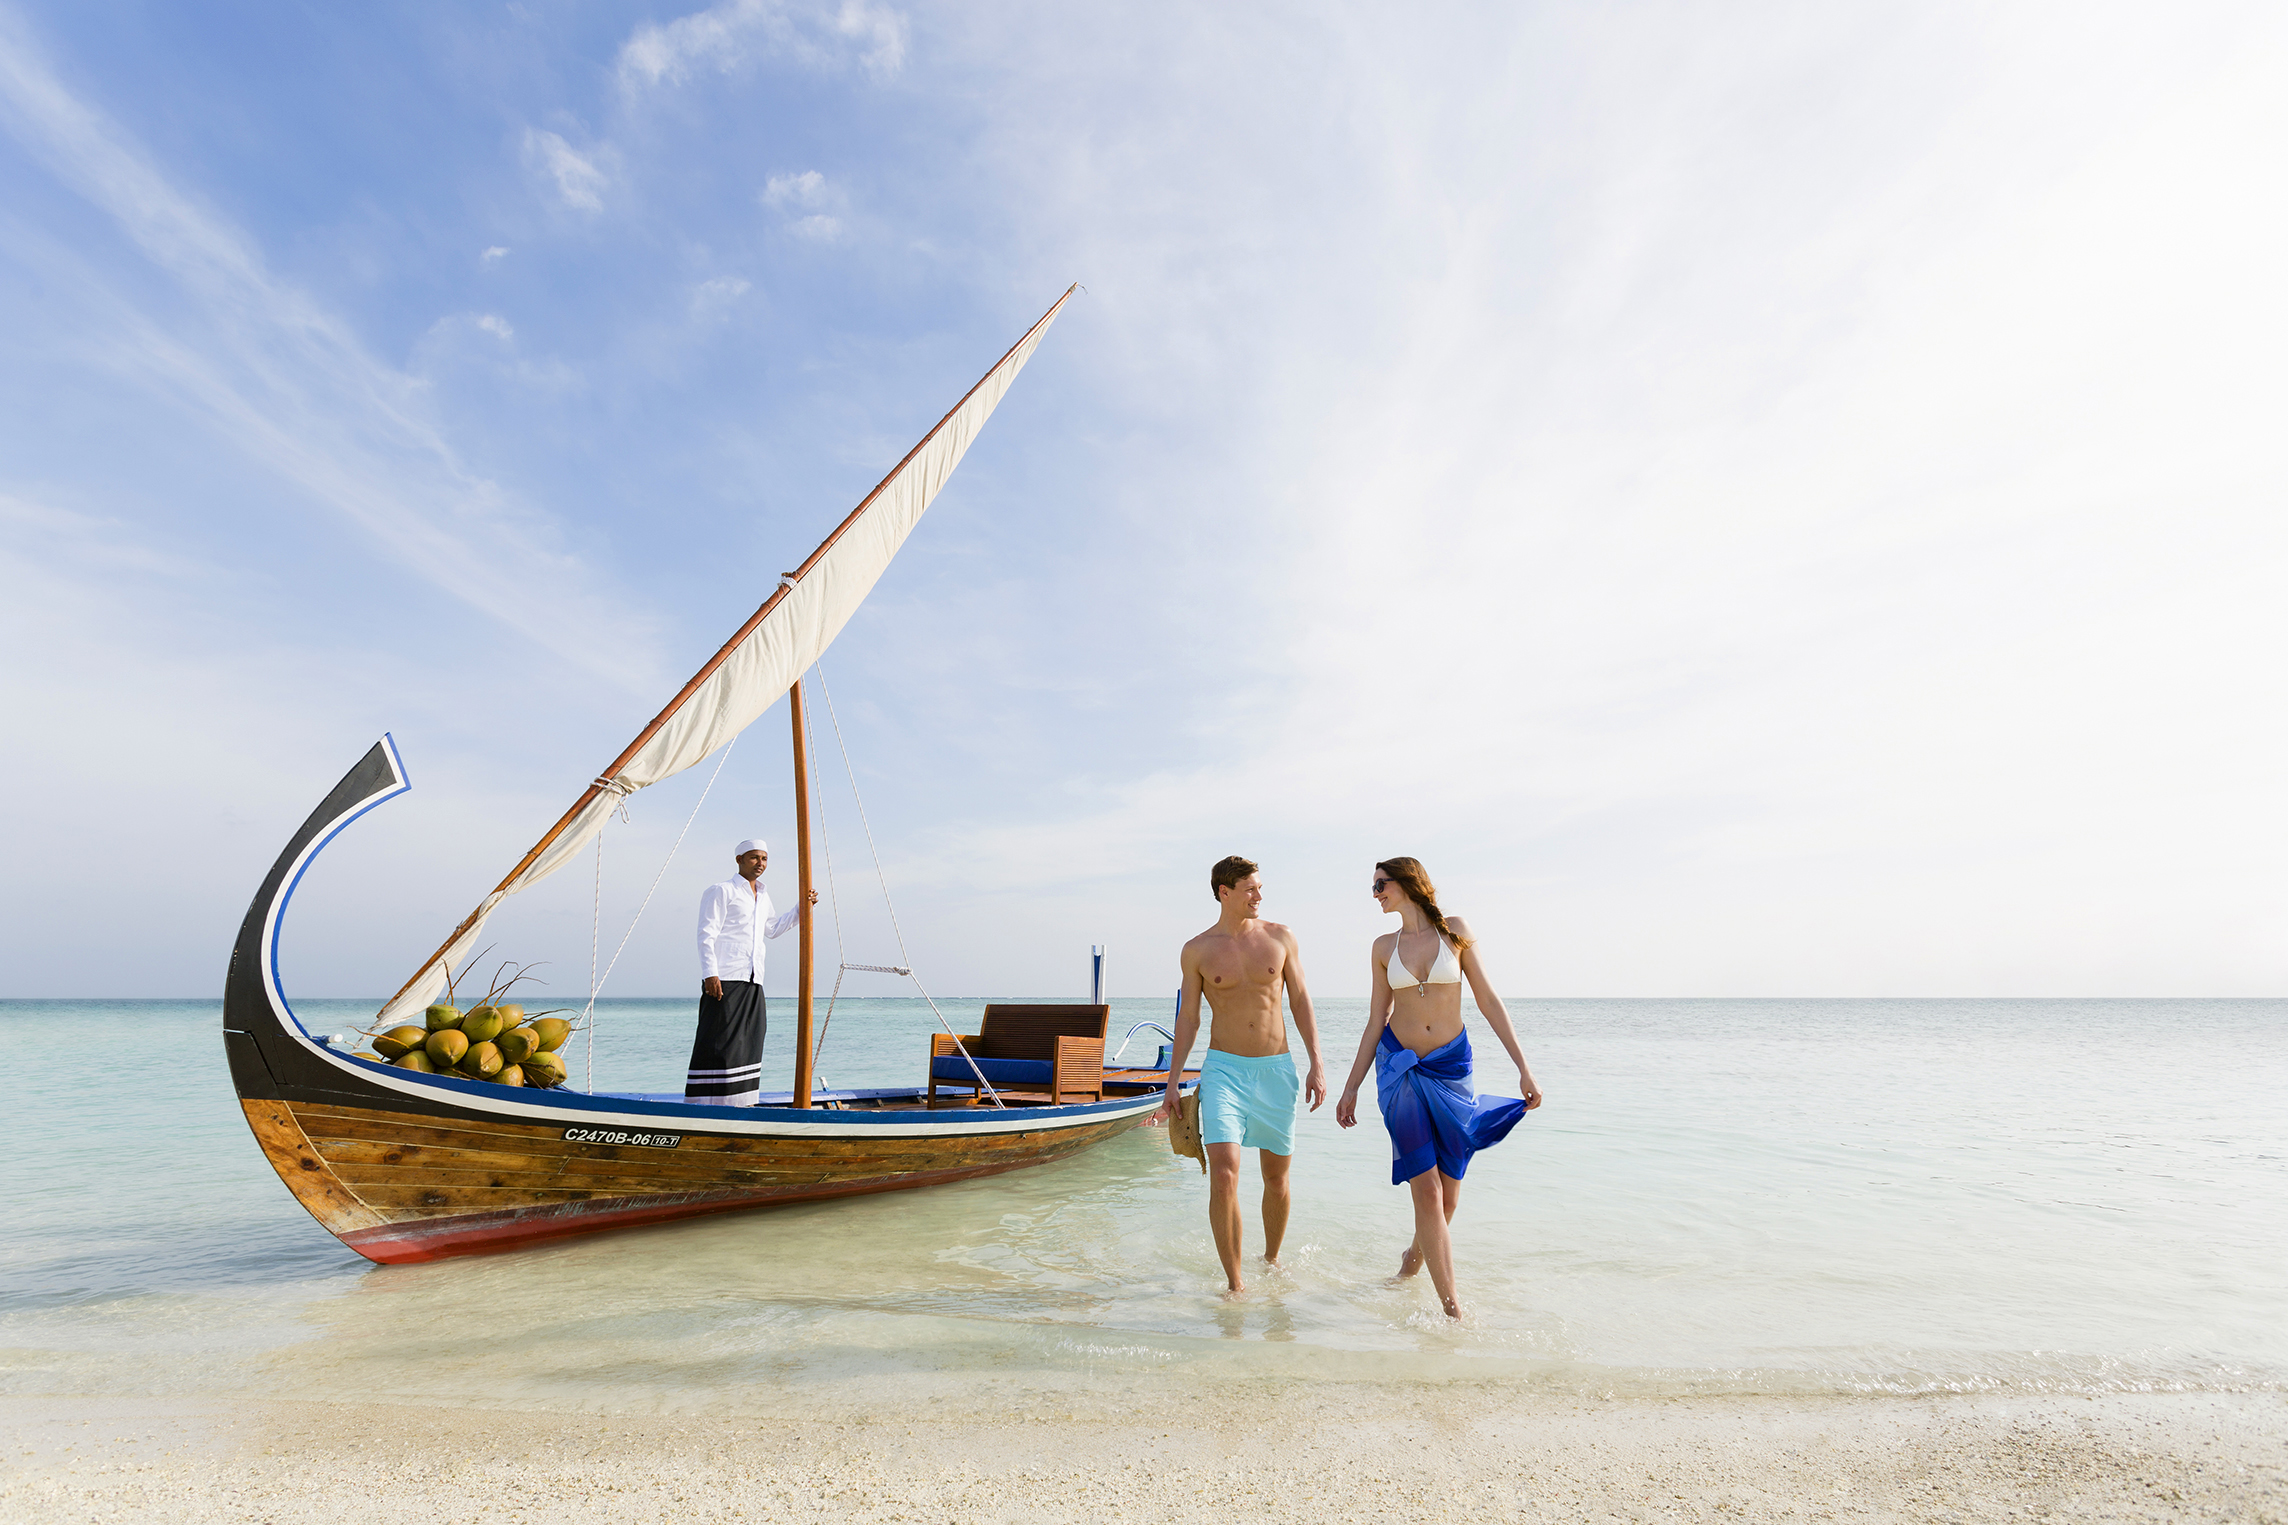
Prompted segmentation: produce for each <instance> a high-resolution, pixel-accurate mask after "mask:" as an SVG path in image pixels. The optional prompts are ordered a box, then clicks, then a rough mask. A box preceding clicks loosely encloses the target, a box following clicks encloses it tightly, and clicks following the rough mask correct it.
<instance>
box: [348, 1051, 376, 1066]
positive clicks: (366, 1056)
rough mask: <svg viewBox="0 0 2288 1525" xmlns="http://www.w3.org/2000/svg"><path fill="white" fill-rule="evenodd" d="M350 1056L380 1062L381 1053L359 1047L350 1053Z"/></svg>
mask: <svg viewBox="0 0 2288 1525" xmlns="http://www.w3.org/2000/svg"><path fill="white" fill-rule="evenodd" d="M350 1057H351V1058H352V1059H371V1060H372V1061H373V1062H374V1063H375V1064H379V1063H381V1055H379V1054H376V1053H371V1052H369V1051H368V1050H365V1049H362V1048H361V1049H359V1050H358V1051H357V1052H356V1053H354V1054H352V1055H350Z"/></svg>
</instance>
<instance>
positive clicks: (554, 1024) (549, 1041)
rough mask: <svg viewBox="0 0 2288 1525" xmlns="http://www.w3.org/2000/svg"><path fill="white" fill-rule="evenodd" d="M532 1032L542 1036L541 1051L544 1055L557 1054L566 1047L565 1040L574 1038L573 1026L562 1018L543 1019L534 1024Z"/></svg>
mask: <svg viewBox="0 0 2288 1525" xmlns="http://www.w3.org/2000/svg"><path fill="white" fill-rule="evenodd" d="M532 1030H533V1031H534V1032H536V1033H538V1034H540V1051H541V1052H542V1053H544V1054H553V1053H555V1052H556V1051H557V1050H558V1049H560V1048H562V1047H563V1046H564V1040H565V1039H566V1038H569V1037H571V1036H572V1024H571V1023H569V1022H567V1021H565V1020H564V1019H563V1018H562V1017H542V1018H541V1019H540V1020H539V1021H537V1022H535V1023H533V1024H532Z"/></svg>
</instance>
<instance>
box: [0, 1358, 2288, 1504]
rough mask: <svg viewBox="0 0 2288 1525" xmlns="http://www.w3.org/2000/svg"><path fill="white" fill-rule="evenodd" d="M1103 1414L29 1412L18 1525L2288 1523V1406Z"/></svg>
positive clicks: (214, 1408)
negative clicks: (317, 1524) (372, 1524)
mask: <svg viewBox="0 0 2288 1525" xmlns="http://www.w3.org/2000/svg"><path fill="white" fill-rule="evenodd" d="M759 1396H760V1395H758V1397H759ZM1096 1399H1097V1401H1095V1402H1092V1403H1088V1404H1085V1405H1081V1406H1080V1409H1081V1410H1084V1411H1074V1410H1072V1409H1070V1408H1066V1409H1064V1410H1063V1411H1059V1408H1058V1406H1057V1405H1055V1404H1050V1405H1033V1406H1028V1407H1026V1408H1024V1409H1022V1410H1012V1409H1008V1408H1003V1409H1002V1410H1001V1411H999V1412H983V1411H978V1410H975V1409H971V1408H969V1407H968V1406H965V1405H960V1404H958V1403H947V1402H945V1401H943V1400H938V1401H934V1402H932V1403H929V1404H927V1405H895V1406H886V1407H882V1408H878V1409H876V1410H874V1411H872V1412H861V1411H857V1410H849V1409H842V1408H839V1407H832V1408H830V1407H823V1406H821V1405H818V1404H814V1403H810V1402H807V1401H806V1400H805V1398H804V1397H803V1396H802V1395H797V1394H790V1395H789V1397H788V1400H787V1404H786V1410H787V1411H786V1412H785V1413H783V1414H779V1415H774V1416H770V1417H761V1418H756V1417H740V1418H725V1417H718V1416H688V1417H682V1416H672V1415H669V1416H662V1415H658V1414H646V1415H643V1416H640V1417H638V1416H628V1415H599V1414H595V1413H573V1414H563V1413H557V1414H548V1413H539V1412H532V1411H525V1410H500V1409H488V1410H464V1411H459V1412H455V1411H449V1410H441V1409H438V1408H436V1407H433V1406H432V1407H422V1408H419V1409H413V1408H404V1407H391V1406H383V1405H350V1404H300V1405H296V1404H287V1403H267V1404H262V1405H245V1404H239V1405H232V1406H226V1405H222V1404H218V1403H215V1402H212V1401H200V1402H162V1401H155V1400H154V1401H146V1402H127V1401H121V1400H117V1399H108V1400H100V1401H98V1400H59V1399H10V1400H7V1401H6V1402H5V1403H0V1428H4V1433H5V1435H6V1438H7V1445H6V1464H5V1467H4V1468H0V1520H6V1521H41V1522H44V1525H60V1522H69V1521H82V1520H86V1521H95V1520H122V1519H129V1520H165V1521H194V1522H204V1521H257V1520H259V1521H275V1522H282V1525H283V1522H297V1521H304V1520H308V1521H333V1520H339V1519H387V1520H391V1521H404V1522H430V1521H489V1522H503V1521H556V1520H563V1521H651V1520H662V1521H667V1520H672V1521H677V1522H683V1521H714V1520H765V1519H768V1520H814V1519H815V1520H828V1519H832V1520H843V1521H848V1520H865V1521H871V1520H948V1521H1033V1520H1080V1519H1087V1520H1107V1519H1109V1520H1120V1519H1131V1520H1144V1519H1164V1520H1177V1521H1192V1520H1201V1521H1206V1520H1214V1521H1219V1522H1223V1521H1249V1520H1282V1521H1283V1520H1296V1521H1306V1520H1308V1521H1326V1520H1366V1519H1378V1518H1381V1519H1388V1518H1397V1519H1406V1520H1456V1521H1463V1520H1470V1521H1483V1520H1552V1521H1555V1520H1607V1519H1619V1520H1627V1521H1635V1520H1701V1519H1707V1520H1747V1521H1756V1520H1775V1521H1779V1520H1786V1521H1805V1520H1836V1521H1894V1520H1895V1521H1989V1520H1992V1521H2021V1520H2029V1519H2053V1520H2220V1521H2246V1522H2254V1525H2265V1522H2273V1525H2279V1522H2288V1395H2284V1394H2279V1393H2257V1394H2173V1395H2154V1396H2115V1397H2105V1398H2097V1399H2087V1398H2025V1397H1986V1398H1960V1397H1948V1398H1849V1399H1810V1400H1807V1399H1802V1398H1710V1397H1700V1398H1674V1399H1658V1398H1636V1399H1619V1400H1610V1401H1600V1400H1596V1399H1582V1398H1553V1397H1550V1396H1547V1395H1545V1394H1533V1393H1528V1392H1524V1391H1521V1390H1518V1389H1516V1388H1508V1387H1500V1386H1491V1385H1481V1384H1469V1383H1447V1384H1437V1385H1423V1384H1408V1385H1376V1384H1363V1383H1316V1384H1308V1385H1299V1384H1292V1383H1278V1384H1273V1383H1239V1384H1233V1385H1231V1386H1229V1387H1227V1388H1225V1389H1223V1390H1222V1391H1220V1392H1204V1393H1200V1394H1198V1395H1196V1396H1192V1397H1189V1398H1188V1399H1185V1400H1183V1401H1176V1402H1169V1401H1166V1400H1165V1399H1164V1398H1156V1399H1155V1400H1154V1402H1153V1403H1152V1405H1150V1406H1149V1408H1148V1410H1147V1411H1144V1412H1137V1411H1134V1410H1131V1411H1128V1412H1122V1411H1121V1409H1122V1404H1121V1401H1120V1399H1121V1395H1120V1394H1118V1393H1115V1392H1101V1393H1099V1394H1097V1395H1096ZM385 1437H386V1438H385Z"/></svg>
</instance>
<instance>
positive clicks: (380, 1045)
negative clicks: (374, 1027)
mask: <svg viewBox="0 0 2288 1525" xmlns="http://www.w3.org/2000/svg"><path fill="white" fill-rule="evenodd" d="M425 1041H427V1039H426V1036H425V1035H424V1034H423V1033H422V1031H421V1029H420V1028H418V1027H393V1028H391V1029H390V1030H389V1031H388V1032H385V1033H383V1034H382V1035H381V1036H380V1037H378V1038H376V1039H374V1040H373V1046H374V1047H375V1048H376V1049H378V1050H380V1052H381V1057H382V1058H384V1059H396V1058H399V1057H402V1056H403V1055H406V1054H410V1053H411V1052H413V1050H415V1049H417V1048H419V1047H420V1046H421V1045H422V1044H423V1043H424V1042H425Z"/></svg>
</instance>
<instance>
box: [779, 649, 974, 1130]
mask: <svg viewBox="0 0 2288 1525" xmlns="http://www.w3.org/2000/svg"><path fill="white" fill-rule="evenodd" d="M811 670H812V671H813V672H815V673H817V674H818V691H819V693H821V694H823V695H824V696H825V698H826V718H827V720H828V721H829V722H831V723H832V724H833V726H834V744H835V746H836V747H838V748H840V749H841V752H842V769H843V771H844V772H845V773H847V774H849V776H850V798H851V801H852V802H853V803H854V804H856V805H857V807H858V824H859V825H860V826H861V827H863V828H864V829H865V832H866V850H867V851H868V852H869V853H871V854H873V857H874V877H875V878H876V879H877V880H879V881H880V882H881V886H882V904H883V905H884V906H886V907H888V908H889V912H890V930H891V932H892V933H894V934H895V935H896V937H897V939H898V959H899V962H900V965H901V966H902V967H899V968H896V969H894V970H893V969H888V968H885V967H884V966H882V965H879V964H842V969H843V970H848V969H864V970H866V971H867V972H868V973H876V974H886V973H898V974H903V975H904V976H905V977H906V978H907V979H909V980H912V981H913V982H914V989H916V990H919V991H921V995H922V999H923V1000H925V1001H928V1002H929V1009H930V1015H931V1016H933V1017H935V1018H937V1023H938V1026H940V1027H942V1028H944V1029H945V1031H946V1036H947V1037H949V1038H951V1039H953V1047H954V1050H955V1052H957V1053H959V1054H960V1055H961V1057H962V1059H963V1060H964V1061H966V1062H967V1063H968V1065H969V1072H970V1073H971V1074H972V1075H975V1076H976V1077H977V1084H978V1085H979V1086H980V1087H981V1088H982V1089H983V1090H984V1092H985V1094H986V1095H987V1096H989V1097H991V1098H992V1100H993V1105H994V1106H996V1107H999V1108H1001V1109H1003V1110H1004V1111H1006V1110H1007V1109H1008V1106H1009V1104H1008V1103H1007V1102H1005V1101H1003V1100H1002V1099H1001V1093H1000V1092H999V1091H997V1090H995V1089H994V1088H993V1082H991V1081H989V1080H987V1079H986V1078H985V1071H984V1070H982V1069H980V1068H979V1067H978V1064H977V1060H976V1059H975V1058H974V1057H972V1056H971V1054H970V1052H969V1046H968V1045H967V1044H965V1043H963V1042H962V1041H961V1034H959V1033H957V1032H955V1031H954V1030H953V1024H952V1023H951V1022H948V1021H947V1020H946V1019H945V1013H944V1012H942V1011H939V1010H938V1009H937V1001H936V999H935V998H934V997H932V996H931V995H930V993H929V991H928V990H927V989H926V988H924V986H923V985H922V980H921V976H920V975H918V974H916V973H914V971H913V962H914V956H913V954H912V953H910V952H908V951H907V949H906V929H905V928H904V927H903V926H901V925H899V923H898V903H897V902H896V901H895V900H892V899H891V898H890V876H889V875H888V874H886V873H884V872H883V870H882V849H881V848H879V847H877V846H875V844H874V823H873V822H872V821H870V820H868V819H867V818H866V797H865V796H864V795H863V794H860V793H859V792H858V769H857V768H856V766H855V765H853V764H852V763H851V761H850V743H849V742H847V741H845V740H843V737H842V718H841V717H840V716H839V715H837V714H836V713H835V711H834V690H833V689H831V688H828V687H827V686H826V664H825V663H824V662H813V663H812V664H811ZM809 718H810V717H809V715H808V714H807V713H806V714H805V715H804V717H803V720H804V723H805V724H806V725H807V724H808V723H809ZM825 834H826V830H825V825H824V817H823V813H822V814H821V824H820V827H819V835H820V837H821V839H823V838H824V836H825ZM827 885H828V888H829V890H831V889H832V887H833V870H832V866H831V861H830V863H829V867H828V876H827ZM834 947H835V952H836V954H837V959H836V962H838V963H839V962H840V961H841V960H840V957H839V955H840V954H841V951H842V921H841V917H840V915H839V913H838V914H837V916H836V918H835V923H834ZM834 988H835V990H836V992H837V993H839V992H840V991H841V989H842V972H841V970H837V971H836V973H835V976H834ZM833 1010H834V1004H833V1001H832V1000H831V999H829V1001H828V1002H827V1012H828V1014H829V1016H831V1015H832V1013H833ZM818 1036H819V1042H820V1043H822V1044H823V1043H824V1042H825V1040H826V1032H825V1029H824V1028H823V1027H821V1028H820V1030H819V1035H818ZM816 1054H817V1050H816V1049H815V1048H814V1049H813V1050H812V1055H813V1060H812V1073H814V1074H815V1073H816ZM932 1062H933V1063H934V1062H935V1061H934V1060H933V1061H932Z"/></svg>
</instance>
